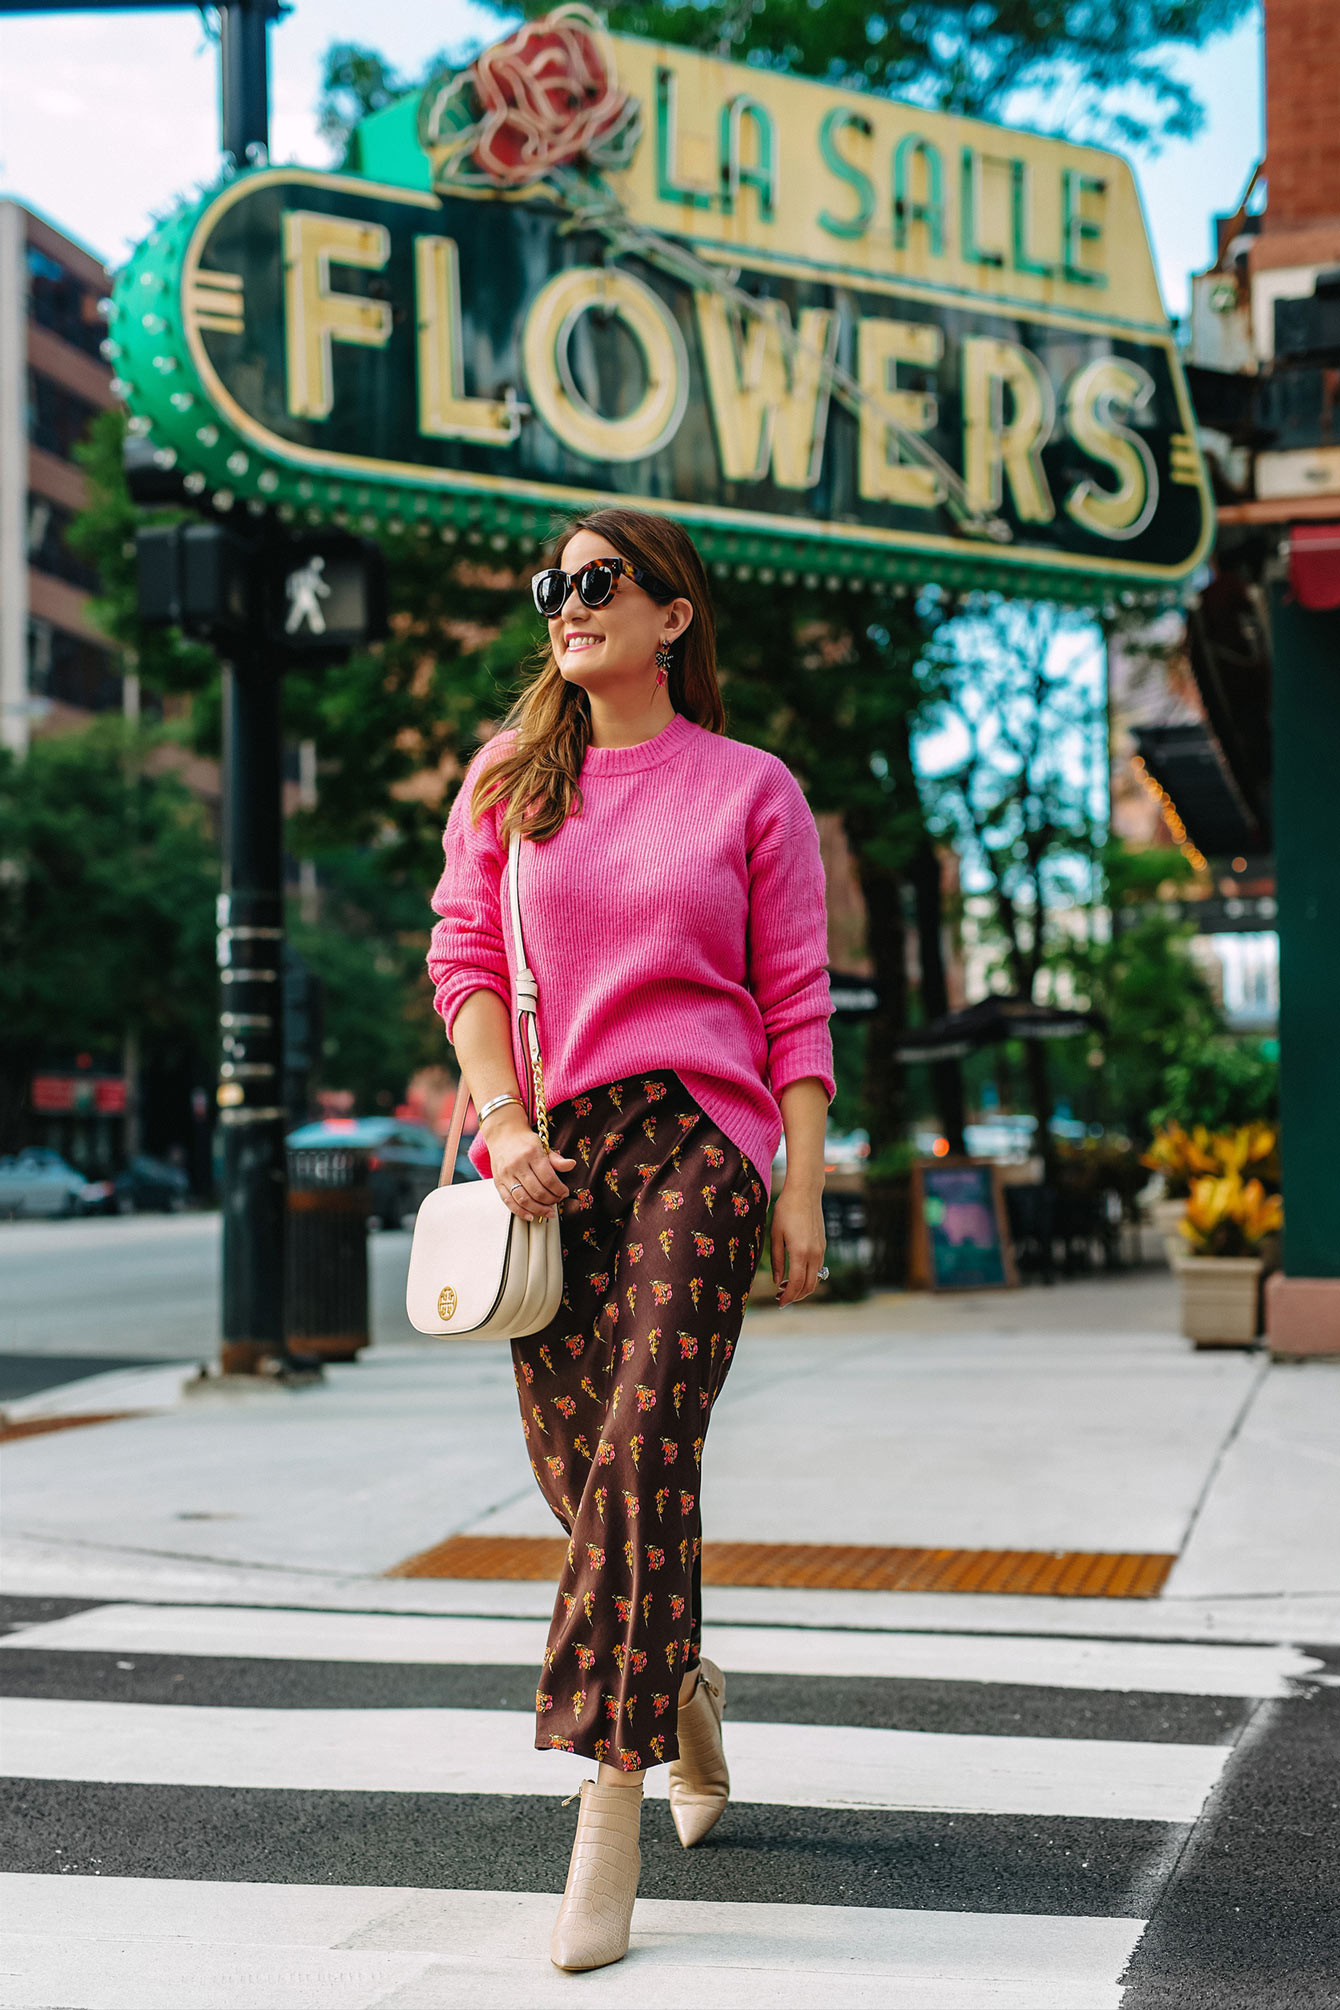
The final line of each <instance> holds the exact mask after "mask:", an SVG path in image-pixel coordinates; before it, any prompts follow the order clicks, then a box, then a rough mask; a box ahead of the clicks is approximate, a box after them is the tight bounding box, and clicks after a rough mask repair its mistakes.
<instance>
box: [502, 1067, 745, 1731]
mask: <svg viewBox="0 0 1340 2010" xmlns="http://www.w3.org/2000/svg"><path fill="white" fill-rule="evenodd" d="M550 1144H551V1146H552V1148H553V1149H554V1150H556V1151H558V1152H561V1153H562V1154H563V1155H564V1156H565V1157H568V1158H575V1159H576V1160H577V1164H576V1166H575V1167H574V1169H573V1170H572V1171H571V1172H570V1173H569V1174H567V1176H566V1177H567V1183H568V1186H569V1187H570V1189H571V1191H570V1193H569V1197H568V1199H567V1200H566V1201H564V1202H563V1203H562V1206H561V1209H560V1216H561V1226H562V1234H563V1277H564V1289H563V1303H562V1305H561V1306H560V1308H559V1311H558V1314H557V1317H556V1318H555V1319H554V1320H553V1321H552V1323H551V1324H550V1325H548V1326H546V1327H544V1328H543V1329H542V1330H541V1331H540V1332H538V1333H531V1334H527V1335H526V1337H525V1338H524V1339H520V1340H514V1341H513V1342H512V1355H513V1361H514V1365H515V1370H516V1381H517V1389H518V1392H519V1394H520V1398H521V1418H522V1428H523V1429H524V1431H525V1433H526V1440H527V1445H528V1448H529V1451H530V1462H531V1469H532V1471H533V1472H534V1474H535V1477H536V1479H537V1480H538V1482H539V1485H540V1489H541V1491H542V1493H543V1494H544V1497H545V1499H546V1500H547V1501H548V1503H549V1505H550V1507H551V1508H552V1509H553V1511H554V1513H555V1514H556V1515H557V1517H558V1519H559V1521H560V1522H561V1523H562V1525H563V1527H564V1529H565V1530H566V1531H567V1533H568V1536H569V1542H568V1556H567V1563H566V1566H565V1568H564V1571H563V1575H562V1578H561V1580H560V1582H559V1588H558V1597H557V1600H556V1602H555V1605H554V1616H553V1620H552V1622H551V1624H550V1628H549V1644H548V1646H547V1648H546V1650H545V1657H544V1667H543V1670H542V1671H541V1675H540V1682H539V1688H538V1691H537V1693H536V1699H535V1702H536V1712H537V1716H536V1740H535V1742H536V1744H537V1746H539V1747H540V1748H541V1749H542V1750H548V1749H549V1748H550V1747H556V1748H557V1749H559V1750H561V1751H565V1752H579V1753H581V1754H582V1756H583V1757H585V1758H589V1759H595V1760H605V1761H606V1762H608V1763H609V1764H611V1765H622V1766H623V1767H624V1768H625V1770H627V1771H636V1770H637V1769H639V1768H641V1767H644V1766H654V1765H659V1764H660V1763H662V1761H666V1760H670V1759H673V1758H675V1757H676V1755H677V1753H678V1750H679V1747H678V1742H677V1739H676V1735H675V1720H676V1714H677V1699H678V1694H679V1685H680V1681H681V1679H682V1676H683V1672H684V1670H685V1668H687V1667H689V1666H691V1665H692V1664H693V1663H694V1662H695V1661H696V1660H697V1658H698V1641H699V1633H700V1629H701V1598H700V1588H699V1587H700V1577H701V1552H702V1535H701V1517H700V1505H699V1496H700V1491H701V1470H702V1456H703V1442H704V1439H705V1438H706V1436H707V1425H708V1421H709V1419H710V1417H711V1414H712V1405H713V1403H714V1402H715V1401H716V1398H717V1395H718V1394H719V1392H720V1389H721V1385H722V1383H723V1382H724V1381H725V1379H726V1371H727V1369H728V1368H729V1367H730V1361H731V1355H732V1354H733V1353H734V1351H735V1343H736V1341H737V1339H738V1337H739V1332H740V1322H741V1319H742V1318H743V1316H744V1306H745V1300H746V1298H747V1296H748V1293H749V1287H750V1284H751V1283H752V1281H753V1276H754V1269H755V1266H756V1264H757V1262H758V1256H759V1251H760V1249H761V1247H762V1241H763V1224H764V1219H765V1216H766V1213H767V1194H766V1192H765V1190H764V1186H763V1182H762V1180H761V1179H760V1178H759V1177H758V1174H757V1173H756V1172H755V1170H754V1168H753V1166H752V1165H751V1164H750V1163H749V1161H748V1160H747V1159H746V1158H745V1157H744V1155H743V1153H742V1152H740V1151H739V1150H738V1149H737V1147H736V1146H734V1145H733V1144H732V1143H731V1142H730V1140H729V1138H727V1137H725V1136H724V1135H723V1133H722V1132H721V1131H719V1130H718V1129H717V1127H716V1126H715V1125H714V1124H713V1123H712V1121H711V1119H710V1118H709V1117H708V1116H707V1115H706V1114H705V1112H704V1111H703V1110H702V1109H701V1108H700V1106H699V1105H698V1104H697V1103H696V1102H695V1101H694V1099H693V1097H692V1096H690V1094H689V1093H688V1091H687V1089H686V1088H685V1087H684V1085H683V1083H682V1081H681V1080H680V1078H679V1076H678V1075H677V1074H675V1073H674V1072H673V1070H660V1071H652V1072H649V1073H647V1074H645V1075H637V1076H632V1077H629V1078H628V1079H627V1080H626V1081H621V1082H611V1083H609V1084H607V1085H606V1086H605V1087H604V1088H601V1089H592V1090H591V1091H590V1092H589V1093H588V1094H586V1095H584V1096H575V1097H573V1098H571V1099H570V1100H569V1101H567V1102H563V1103H559V1104H556V1105H555V1107H554V1108H553V1109H552V1110H551V1111H550Z"/></svg>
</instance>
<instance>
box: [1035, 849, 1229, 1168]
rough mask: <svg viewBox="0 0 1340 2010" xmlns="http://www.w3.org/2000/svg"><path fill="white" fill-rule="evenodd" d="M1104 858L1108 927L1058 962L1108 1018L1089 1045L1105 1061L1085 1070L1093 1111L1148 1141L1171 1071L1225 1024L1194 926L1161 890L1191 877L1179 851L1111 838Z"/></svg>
mask: <svg viewBox="0 0 1340 2010" xmlns="http://www.w3.org/2000/svg"><path fill="white" fill-rule="evenodd" d="M1098 863H1099V868H1100V871H1101V875H1102V881H1103V886H1104V889H1105V894H1106V900H1105V905H1106V908H1107V911H1108V913H1109V915H1110V917H1111V926H1110V928H1109V930H1108V931H1107V932H1106V933H1103V932H1096V933H1095V934H1094V935H1093V936H1092V937H1091V938H1089V939H1087V940H1085V939H1082V938H1079V939H1072V940H1071V941H1070V942H1068V943H1066V944H1064V945H1063V946H1062V948H1061V949H1060V951H1059V952H1058V953H1057V955H1056V958H1055V962H1056V966H1057V968H1058V969H1060V970H1063V971H1065V972H1066V973H1067V974H1068V975H1069V977H1070V978H1071V980H1072V981H1073V983H1074V985H1075V987H1076V989H1077V991H1078V992H1079V994H1080V995H1081V996H1083V997H1085V998H1087V1000H1088V1002H1089V1003H1090V1004H1092V1005H1095V1006H1097V1008H1098V1009H1099V1010H1100V1011H1101V1012H1102V1013H1103V1015H1104V1017H1105V1018H1106V1020H1107V1032H1106V1033H1105V1034H1104V1035H1103V1037H1102V1039H1101V1041H1099V1042H1096V1043H1094V1045H1093V1047H1092V1048H1091V1050H1090V1051H1092V1052H1101V1054H1102V1065H1101V1068H1099V1069H1094V1070H1092V1071H1088V1072H1091V1074H1092V1077H1093V1094H1094V1096H1095V1099H1096V1100H1095V1114H1096V1115H1097V1116H1099V1117H1100V1118H1101V1119H1102V1121H1103V1122H1105V1123H1106V1124H1109V1125H1112V1126H1115V1127H1116V1128H1117V1129H1119V1130H1121V1131H1124V1132H1125V1134H1126V1135H1127V1136H1128V1137H1130V1138H1133V1139H1135V1140H1137V1141H1140V1142H1142V1141H1143V1140H1144V1139H1145V1138H1146V1137H1147V1136H1148V1134H1149V1132H1150V1130H1151V1128H1152V1127H1153V1125H1154V1124H1155V1123H1156V1122H1157V1117H1156V1116H1155V1112H1156V1111H1157V1109H1158V1107H1159V1105H1160V1104H1161V1103H1163V1102H1164V1101H1166V1100H1167V1097H1168V1084H1169V1080H1170V1078H1171V1076H1172V1075H1173V1073H1174V1071H1176V1070H1177V1069H1185V1068H1186V1067H1187V1066H1189V1065H1191V1064H1193V1063H1194V1061H1195V1059H1196V1057H1198V1056H1200V1055H1202V1054H1205V1053H1207V1052H1209V1051H1211V1050H1212V1049H1214V1048H1215V1046H1216V1044H1217V1042H1218V1036H1219V1035H1220V1034H1221V1032H1222V1024H1221V1021H1220V1016H1219V1012H1218V1010H1217V1008H1216V1006H1215V1003H1214V999H1213V998H1212V997H1211V995H1210V988H1209V985H1208V984H1207V983H1206V981H1205V977H1204V975H1203V973H1202V972H1201V970H1200V968H1199V966H1198V965H1197V964H1196V962H1195V961H1194V959H1193V957H1192V956H1191V953H1190V946H1189V945H1190V940H1191V934H1192V930H1191V928H1190V927H1189V925H1187V924H1186V923H1182V922H1176V921H1170V920H1169V919H1168V917H1167V916H1166V915H1165V914H1164V912H1163V908H1162V899H1161V893H1162V890H1163V889H1164V888H1165V887H1166V886H1167V885H1168V884H1169V883H1171V884H1173V885H1177V884H1179V883H1181V882H1184V881H1186V880H1188V879H1190V878H1191V877H1192V873H1191V868H1190V866H1189V865H1188V864H1187V862H1186V860H1185V859H1184V858H1183V857H1182V855H1181V853H1180V852H1178V851H1171V850H1165V849H1162V848H1159V849H1154V850H1148V851H1130V850H1128V849H1127V848H1126V847H1125V846H1124V845H1123V844H1121V843H1120V842H1119V841H1118V840H1115V839H1109V840H1108V842H1107V843H1106V844H1105V845H1104V846H1103V847H1102V849H1101V852H1100V854H1099V860H1098ZM1075 1044H1076V1046H1078V1045H1079V1044H1080V1043H1078V1042H1076V1043H1075ZM1087 1059H1088V1056H1087V1054H1086V1056H1085V1062H1087ZM1176 1113H1177V1112H1174V1114H1176ZM1197 1120H1198V1121H1199V1119H1197ZM1187 1121H1190V1119H1187Z"/></svg>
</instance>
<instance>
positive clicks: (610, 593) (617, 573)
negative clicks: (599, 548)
mask: <svg viewBox="0 0 1340 2010" xmlns="http://www.w3.org/2000/svg"><path fill="white" fill-rule="evenodd" d="M621 579H631V580H632V582H633V584H634V586H640V587H641V588H642V589H643V591H644V592H646V593H649V594H650V595H651V597H652V599H653V600H655V599H657V598H658V597H659V596H658V592H657V588H658V586H659V581H657V580H654V579H653V578H652V576H651V574H650V573H649V572H644V571H643V570H642V567H641V566H640V565H630V564H629V562H628V560H627V559H626V558H592V559H588V560H587V562H586V564H585V565H579V566H578V568H577V570H576V572H564V571H563V569H562V567H561V566H557V565H551V566H550V567H549V569H548V570H547V571H546V572H537V573H536V574H535V576H534V578H533V579H532V580H531V582H530V590H531V593H532V594H533V595H534V597H535V605H536V608H537V609H538V611H539V612H540V613H541V614H542V615H543V616H544V618H545V620H546V621H552V620H553V619H554V618H555V616H556V615H559V614H561V613H562V612H563V609H564V608H565V607H566V606H567V603H568V595H569V594H570V593H571V592H572V589H573V587H574V586H575V587H576V589H577V593H578V596H579V597H580V599H581V603H582V605H583V607H608V606H609V603H610V602H611V600H613V598H614V589H615V587H616V586H617V585H618V584H619V581H620V580H621Z"/></svg>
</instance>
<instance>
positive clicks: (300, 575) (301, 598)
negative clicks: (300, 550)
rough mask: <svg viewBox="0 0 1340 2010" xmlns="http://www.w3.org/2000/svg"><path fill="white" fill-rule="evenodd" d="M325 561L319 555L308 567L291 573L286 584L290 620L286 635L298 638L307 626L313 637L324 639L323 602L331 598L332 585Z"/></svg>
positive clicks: (285, 631)
mask: <svg viewBox="0 0 1340 2010" xmlns="http://www.w3.org/2000/svg"><path fill="white" fill-rule="evenodd" d="M325 570H326V561H325V559H324V558H323V557H322V556H321V553H320V552H319V551H318V552H316V553H314V554H313V556H312V557H311V558H309V559H308V561H307V563H306V565H301V566H299V567H298V570H297V571H296V572H291V573H290V574H289V576H288V578H287V579H286V580H285V581H284V591H285V593H286V594H287V595H288V602H289V609H288V620H287V621H286V622H285V623H284V633H285V634H286V635H296V634H297V633H298V632H299V630H300V629H301V628H302V626H303V624H304V622H305V623H306V624H307V626H308V627H309V628H310V629H311V631H312V634H313V635H324V634H325V632H326V617H325V613H324V611H323V609H322V606H321V602H322V601H323V600H328V599H329V598H330V582H329V581H328V580H327V579H326V578H325Z"/></svg>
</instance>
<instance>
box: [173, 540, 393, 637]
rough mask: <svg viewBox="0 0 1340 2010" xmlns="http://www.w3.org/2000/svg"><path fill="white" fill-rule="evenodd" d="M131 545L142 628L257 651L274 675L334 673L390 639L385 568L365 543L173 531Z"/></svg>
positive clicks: (376, 553) (376, 550) (358, 541)
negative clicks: (301, 666) (322, 668)
mask: <svg viewBox="0 0 1340 2010" xmlns="http://www.w3.org/2000/svg"><path fill="white" fill-rule="evenodd" d="M135 542H136V556H137V560H138V566H139V615H140V620H141V621H142V622H143V623H144V625H145V626H146V627H150V628H162V627H176V628H180V629H181V630H182V631H183V632H184V633H185V634H187V635H192V636H196V637H198V638H199V639H200V640H202V641H206V642H212V643H214V644H215V645H216V646H217V647H219V648H221V649H224V650H225V651H226V650H228V649H234V650H236V649H238V648H239V647H250V648H253V649H258V650H260V651H262V652H264V654H265V655H266V656H268V657H269V658H270V659H271V660H273V661H274V662H275V664H276V665H277V666H278V667H282V665H283V663H284V662H286V661H289V662H295V663H297V662H302V663H306V664H316V663H338V662H340V661H341V660H342V659H343V658H344V657H345V656H347V655H348V654H349V653H350V651H351V650H354V649H359V648H362V647H363V646H364V645H365V644H366V643H368V642H374V641H377V640H378V639H379V638H380V637H381V636H383V635H385V633H386V570H385V562H384V560H383V558H382V555H381V552H380V551H379V550H378V548H377V546H376V545H375V544H372V543H371V542H370V541H368V540H366V539H363V538H357V537H351V536H349V535H348V534H347V533H345V532H342V531H318V532H312V533H311V534H309V535H301V536H291V535H289V534H287V533H284V534H280V535H276V534H275V530H274V528H273V527H272V526H266V527H265V528H258V530H257V532H256V534H255V535H254V536H253V537H247V536H244V535H240V534H239V533H237V532H236V531H233V530H230V529H228V528H226V527H225V526H224V525H222V524H212V523H179V524H169V525H154V526H150V527H145V528H144V529H141V530H140V531H139V532H138V533H137V535H136V540H135Z"/></svg>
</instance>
